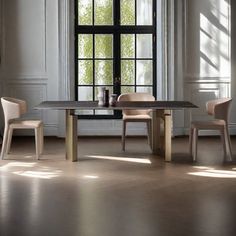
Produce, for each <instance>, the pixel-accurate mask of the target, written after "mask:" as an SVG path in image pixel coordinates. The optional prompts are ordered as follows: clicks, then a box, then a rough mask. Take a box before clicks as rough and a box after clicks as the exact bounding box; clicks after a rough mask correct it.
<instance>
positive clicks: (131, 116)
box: [117, 93, 155, 151]
mask: <svg viewBox="0 0 236 236" xmlns="http://www.w3.org/2000/svg"><path fill="white" fill-rule="evenodd" d="M117 100H118V101H155V97H154V96H152V95H151V94H148V93H125V94H121V95H120V96H119V97H118V99H117ZM150 112H151V110H150V109H147V110H123V111H122V113H123V131H122V150H123V151H125V136H126V124H127V123H128V122H145V123H146V124H147V133H148V134H147V136H148V143H149V145H151V126H152V122H151V121H152V117H151V115H150Z"/></svg>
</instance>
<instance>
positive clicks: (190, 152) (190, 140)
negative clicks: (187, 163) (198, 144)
mask: <svg viewBox="0 0 236 236" xmlns="http://www.w3.org/2000/svg"><path fill="white" fill-rule="evenodd" d="M189 154H190V156H192V155H193V128H192V127H190V130H189Z"/></svg>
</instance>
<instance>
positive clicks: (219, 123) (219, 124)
mask: <svg viewBox="0 0 236 236" xmlns="http://www.w3.org/2000/svg"><path fill="white" fill-rule="evenodd" d="M225 125H226V124H225V121H224V120H210V121H193V122H192V124H191V126H192V128H196V129H205V130H209V129H222V128H223V127H224V126H225Z"/></svg>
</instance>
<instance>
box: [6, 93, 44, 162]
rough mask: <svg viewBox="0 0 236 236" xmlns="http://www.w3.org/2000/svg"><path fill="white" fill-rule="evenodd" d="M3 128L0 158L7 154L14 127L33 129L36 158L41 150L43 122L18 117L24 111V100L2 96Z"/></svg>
mask: <svg viewBox="0 0 236 236" xmlns="http://www.w3.org/2000/svg"><path fill="white" fill-rule="evenodd" d="M1 103H2V107H3V113H4V120H5V128H4V136H3V143H2V152H1V158H2V159H4V156H5V154H8V153H9V151H10V146H11V139H12V133H13V130H14V129H34V130H35V146H36V158H37V159H39V155H40V154H42V152H43V123H42V121H40V120H23V119H20V118H21V116H22V115H23V114H25V113H26V110H27V108H26V102H25V101H23V100H19V99H16V98H9V97H2V98H1Z"/></svg>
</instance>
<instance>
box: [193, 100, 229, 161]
mask: <svg viewBox="0 0 236 236" xmlns="http://www.w3.org/2000/svg"><path fill="white" fill-rule="evenodd" d="M231 101H232V99H231V98H221V99H217V100H212V101H208V102H207V103H206V110H207V113H208V114H209V115H212V116H213V117H214V120H209V121H193V122H192V123H191V129H190V136H189V144H190V154H191V155H193V160H194V161H196V158H197V139H198V130H219V131H220V134H221V140H222V143H223V149H224V156H225V158H226V156H227V147H228V152H229V158H230V160H231V161H232V147H231V142H230V135H229V130H228V118H229V108H230V104H231ZM193 144H194V150H193Z"/></svg>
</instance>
